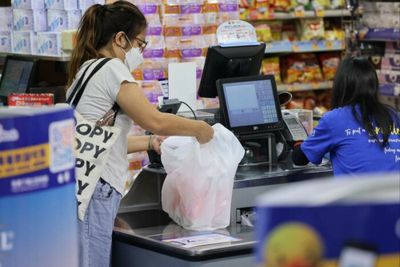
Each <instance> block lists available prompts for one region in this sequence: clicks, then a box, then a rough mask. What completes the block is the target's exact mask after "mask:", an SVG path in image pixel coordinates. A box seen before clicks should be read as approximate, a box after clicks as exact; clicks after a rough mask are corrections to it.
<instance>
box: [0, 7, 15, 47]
mask: <svg viewBox="0 0 400 267" xmlns="http://www.w3.org/2000/svg"><path fill="white" fill-rule="evenodd" d="M12 27H13V17H12V9H11V8H10V7H0V52H11V32H12Z"/></svg>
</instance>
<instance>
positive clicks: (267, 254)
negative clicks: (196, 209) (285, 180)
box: [255, 172, 400, 267]
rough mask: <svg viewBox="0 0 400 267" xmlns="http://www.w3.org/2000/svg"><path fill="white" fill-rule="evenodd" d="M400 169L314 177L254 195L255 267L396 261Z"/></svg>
mask: <svg viewBox="0 0 400 267" xmlns="http://www.w3.org/2000/svg"><path fill="white" fill-rule="evenodd" d="M399 196H400V179H399V173H398V172H396V173H392V174H390V173H381V174H376V175H373V176H365V175H362V174H359V175H358V176H351V177H344V176H341V177H340V178H339V179H313V180H312V181H306V182H299V183H293V184H289V185H285V186H282V187H281V188H278V189H274V190H270V191H268V192H267V193H265V194H264V195H262V196H260V197H259V198H258V199H257V209H256V214H257V220H256V234H255V235H256V240H257V246H256V250H255V252H256V258H257V263H258V265H257V266H280V267H281V266H282V267H286V266H320V267H328V266H340V267H350V266H353V267H356V266H358V267H361V266H363V267H366V266H368V267H372V266H376V267H389V266H399V262H400V261H399V260H400V198H399Z"/></svg>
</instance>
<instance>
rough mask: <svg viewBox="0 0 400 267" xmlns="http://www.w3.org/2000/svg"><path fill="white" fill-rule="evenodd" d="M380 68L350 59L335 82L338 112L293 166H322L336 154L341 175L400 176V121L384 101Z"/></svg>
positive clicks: (327, 118) (300, 146)
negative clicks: (380, 91)
mask: <svg viewBox="0 0 400 267" xmlns="http://www.w3.org/2000/svg"><path fill="white" fill-rule="evenodd" d="M378 94H379V82H378V77H377V74H376V71H375V68H374V66H373V65H372V64H371V62H370V61H369V60H368V58H363V57H348V58H345V59H344V60H343V61H342V62H341V64H340V66H339V68H338V70H337V73H336V76H335V80H334V83H333V93H332V110H331V111H329V112H327V113H326V114H325V115H324V116H323V117H322V118H321V120H320V121H319V123H318V125H317V126H316V128H315V129H314V131H313V133H312V134H311V135H310V136H309V137H308V138H307V139H306V140H305V141H304V143H302V144H298V145H297V147H295V148H294V151H293V162H294V163H295V164H296V165H305V164H307V163H308V162H309V161H310V162H312V163H314V164H320V163H321V161H322V158H323V157H324V155H325V154H326V153H328V152H329V153H330V159H331V161H332V165H333V172H334V175H335V176H339V175H357V174H360V173H371V172H381V173H383V172H385V173H387V172H389V173H390V172H394V173H397V174H399V173H400V118H399V114H398V113H397V112H396V111H394V110H393V109H391V108H389V107H387V106H385V105H384V104H382V103H380V102H379V99H378Z"/></svg>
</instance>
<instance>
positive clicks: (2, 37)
mask: <svg viewBox="0 0 400 267" xmlns="http://www.w3.org/2000/svg"><path fill="white" fill-rule="evenodd" d="M0 52H3V53H9V52H11V31H0Z"/></svg>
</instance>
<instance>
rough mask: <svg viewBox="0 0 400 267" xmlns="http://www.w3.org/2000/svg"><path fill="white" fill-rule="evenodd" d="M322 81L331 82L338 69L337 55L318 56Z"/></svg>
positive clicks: (338, 56)
mask: <svg viewBox="0 0 400 267" xmlns="http://www.w3.org/2000/svg"><path fill="white" fill-rule="evenodd" d="M318 58H319V62H320V65H321V67H322V73H323V75H324V80H326V81H330V80H333V78H334V77H335V74H336V70H337V68H338V67H339V62H340V55H339V54H338V53H322V54H319V55H318Z"/></svg>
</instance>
